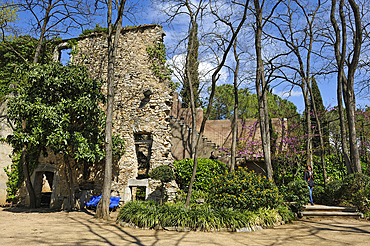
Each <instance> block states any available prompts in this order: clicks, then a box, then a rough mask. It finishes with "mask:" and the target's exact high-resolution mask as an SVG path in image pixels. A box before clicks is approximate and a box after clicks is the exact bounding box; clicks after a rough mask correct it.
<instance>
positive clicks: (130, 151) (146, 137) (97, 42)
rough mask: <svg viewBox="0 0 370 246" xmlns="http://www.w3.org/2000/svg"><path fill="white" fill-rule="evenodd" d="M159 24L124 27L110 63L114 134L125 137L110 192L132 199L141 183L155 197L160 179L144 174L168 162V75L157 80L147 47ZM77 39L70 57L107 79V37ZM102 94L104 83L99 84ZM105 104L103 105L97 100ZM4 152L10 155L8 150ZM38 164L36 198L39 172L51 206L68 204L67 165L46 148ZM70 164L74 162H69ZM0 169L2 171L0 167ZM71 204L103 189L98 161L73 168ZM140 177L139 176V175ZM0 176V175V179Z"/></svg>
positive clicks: (24, 199) (159, 33) (64, 45)
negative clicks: (73, 199) (47, 185)
mask: <svg viewBox="0 0 370 246" xmlns="http://www.w3.org/2000/svg"><path fill="white" fill-rule="evenodd" d="M164 35H165V34H164V32H163V30H162V28H161V26H158V25H145V26H138V27H132V28H123V29H122V31H121V37H120V40H119V43H118V50H117V57H116V64H115V81H114V83H115V99H114V100H115V104H114V113H113V133H114V134H119V135H121V137H122V138H124V139H125V144H126V146H125V148H126V153H125V155H124V156H123V157H122V158H121V159H120V160H117V161H116V162H115V163H114V167H113V179H112V196H120V197H122V198H123V199H122V200H121V201H129V200H131V199H132V195H133V194H132V191H133V190H134V189H133V188H135V187H136V186H145V187H146V193H147V194H146V198H147V199H154V200H158V199H159V196H160V194H161V193H160V191H159V188H160V182H158V181H155V180H151V179H149V178H148V173H150V171H151V170H153V169H154V168H155V167H157V166H159V165H169V166H172V163H173V157H172V154H171V137H170V124H169V122H170V116H169V113H170V110H171V105H172V90H171V89H170V87H169V83H170V81H169V80H168V79H160V78H159V76H157V75H156V74H155V73H154V72H153V69H152V68H151V64H152V60H151V58H150V57H149V55H148V53H147V48H148V47H150V46H151V47H153V46H154V44H155V43H161V42H163V37H164ZM74 40H75V41H77V46H75V47H74V48H75V49H77V54H76V55H74V56H73V57H71V58H70V59H73V60H74V62H75V63H78V64H84V65H85V66H86V67H87V69H88V71H89V74H90V76H91V78H93V79H101V80H102V81H103V82H106V77H107V47H108V45H107V37H106V35H105V34H91V35H89V36H85V37H79V38H76V39H74ZM68 48H69V44H68V42H67V40H64V41H62V42H60V44H59V45H58V46H57V48H56V50H55V51H54V59H55V60H58V59H60V51H61V50H62V49H68ZM102 90H103V93H104V94H106V91H107V89H106V84H104V85H103V88H102ZM102 107H103V108H104V109H105V108H106V105H102ZM7 153H8V154H9V153H10V151H9V152H8V151H7ZM39 161H40V164H39V166H38V168H37V169H36V170H35V171H34V172H33V174H32V177H31V181H32V182H33V184H34V186H36V189H38V190H40V192H38V191H37V192H36V193H37V194H38V197H37V198H38V202H39V200H40V196H41V195H40V194H41V189H40V187H39V186H40V184H41V187H42V182H43V180H45V177H44V179H42V176H43V175H46V174H47V175H49V176H51V177H52V178H51V179H52V181H51V182H52V184H50V186H51V189H52V194H51V203H50V206H51V207H53V208H63V207H65V206H66V205H67V204H68V189H69V188H68V181H67V177H68V168H67V167H66V165H65V163H64V162H63V158H62V156H58V155H53V154H51V153H49V155H48V156H47V157H44V156H40V159H39ZM72 164H73V163H72ZM0 172H1V170H0ZM72 176H73V180H74V187H75V190H74V192H75V195H76V199H77V201H76V203H77V204H76V207H77V208H78V207H79V206H81V204H82V203H83V201H84V199H86V198H88V197H89V195H92V194H95V195H99V194H101V192H102V186H103V179H104V169H103V163H96V164H94V165H93V166H91V167H86V168H85V167H80V168H73V173H72ZM138 178H140V179H138ZM0 181H1V180H0ZM176 191H177V186H176V183H175V182H172V183H170V184H167V186H166V195H168V197H169V199H173V198H174V197H175V194H176ZM19 198H20V203H21V204H24V205H28V204H29V197H28V194H27V190H26V188H25V186H23V187H22V188H21V189H20V191H19Z"/></svg>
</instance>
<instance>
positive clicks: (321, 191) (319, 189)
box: [312, 185, 327, 204]
mask: <svg viewBox="0 0 370 246" xmlns="http://www.w3.org/2000/svg"><path fill="white" fill-rule="evenodd" d="M312 198H313V202H314V203H317V204H325V201H326V199H327V198H326V195H325V188H324V187H323V186H321V185H315V188H314V189H313V193H312Z"/></svg>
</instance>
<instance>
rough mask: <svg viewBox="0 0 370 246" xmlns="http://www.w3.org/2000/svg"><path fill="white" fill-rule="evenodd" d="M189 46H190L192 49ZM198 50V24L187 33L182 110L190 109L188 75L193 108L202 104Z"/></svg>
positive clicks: (181, 93)
mask: <svg viewBox="0 0 370 246" xmlns="http://www.w3.org/2000/svg"><path fill="white" fill-rule="evenodd" d="M190 44H192V47H191V45H190ZM190 47H191V48H190ZM198 50H199V40H198V24H195V25H194V27H192V28H191V29H190V31H189V41H188V52H189V59H188V60H187V61H186V62H187V63H188V64H186V65H185V73H184V83H183V87H182V90H181V92H180V95H181V98H182V107H183V108H190V100H191V99H190V91H189V82H188V81H189V77H188V74H189V75H190V76H191V83H192V85H193V92H194V103H195V107H196V108H197V107H199V106H201V105H202V102H201V101H200V100H199V72H198V68H199V61H198ZM188 70H189V73H188Z"/></svg>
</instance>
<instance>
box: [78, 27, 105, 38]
mask: <svg viewBox="0 0 370 246" xmlns="http://www.w3.org/2000/svg"><path fill="white" fill-rule="evenodd" d="M91 33H108V28H107V27H102V26H100V25H99V24H96V26H95V28H94V29H86V30H84V31H82V33H81V34H80V37H83V36H88V35H90V34H91Z"/></svg>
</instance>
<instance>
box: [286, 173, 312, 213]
mask: <svg viewBox="0 0 370 246" xmlns="http://www.w3.org/2000/svg"><path fill="white" fill-rule="evenodd" d="M280 191H281V192H282V194H283V196H284V201H285V202H289V203H290V207H291V208H292V209H293V210H294V211H295V212H297V211H299V210H301V208H302V207H303V206H305V205H306V204H308V203H309V202H310V191H309V189H308V185H307V182H306V181H303V180H295V181H292V182H290V183H289V184H288V185H287V186H286V187H282V188H281V189H280Z"/></svg>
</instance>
